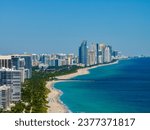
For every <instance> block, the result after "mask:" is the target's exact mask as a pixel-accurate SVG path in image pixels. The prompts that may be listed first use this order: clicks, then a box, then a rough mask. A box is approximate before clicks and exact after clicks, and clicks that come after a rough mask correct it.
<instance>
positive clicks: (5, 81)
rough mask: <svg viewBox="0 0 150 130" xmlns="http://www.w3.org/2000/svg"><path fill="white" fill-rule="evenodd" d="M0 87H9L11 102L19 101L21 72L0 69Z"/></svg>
mask: <svg viewBox="0 0 150 130" xmlns="http://www.w3.org/2000/svg"><path fill="white" fill-rule="evenodd" d="M2 85H6V86H10V89H11V101H13V102H17V101H19V100H21V70H14V69H8V68H2V69H0V86H2Z"/></svg>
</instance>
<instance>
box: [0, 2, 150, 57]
mask: <svg viewBox="0 0 150 130" xmlns="http://www.w3.org/2000/svg"><path fill="white" fill-rule="evenodd" d="M83 40H87V41H88V44H89V45H90V44H91V43H92V42H94V43H105V44H109V45H111V46H112V47H113V49H114V50H120V51H121V52H122V53H123V54H124V55H141V54H144V55H150V0H0V54H11V53H23V52H27V53H75V54H78V47H79V46H80V44H81V42H82V41H83Z"/></svg>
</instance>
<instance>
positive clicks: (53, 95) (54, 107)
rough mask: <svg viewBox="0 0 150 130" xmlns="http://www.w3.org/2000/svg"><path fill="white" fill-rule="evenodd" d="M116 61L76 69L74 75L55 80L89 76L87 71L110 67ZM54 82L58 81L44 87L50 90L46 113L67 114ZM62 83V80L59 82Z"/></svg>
mask: <svg viewBox="0 0 150 130" xmlns="http://www.w3.org/2000/svg"><path fill="white" fill-rule="evenodd" d="M117 63H118V61H116V62H113V63H109V64H103V65H97V66H93V67H87V68H83V69H78V71H77V72H76V73H72V74H68V75H63V76H58V77H56V78H58V79H70V78H73V77H76V76H79V75H86V74H89V70H90V69H93V68H97V67H100V66H108V65H112V64H117ZM56 82H60V81H59V80H57V81H48V82H47V84H46V87H47V88H48V89H50V91H51V92H50V93H49V94H48V98H47V100H48V106H49V108H48V111H47V112H48V113H69V110H68V109H67V107H66V106H65V105H64V104H63V103H62V102H61V101H60V99H59V98H60V96H61V94H62V92H61V91H60V90H57V89H55V88H54V87H53V86H54V84H55V83H56ZM61 82H62V80H61Z"/></svg>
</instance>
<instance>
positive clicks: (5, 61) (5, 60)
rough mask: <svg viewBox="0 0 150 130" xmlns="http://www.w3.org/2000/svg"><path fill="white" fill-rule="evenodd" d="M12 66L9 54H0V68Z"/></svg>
mask: <svg viewBox="0 0 150 130" xmlns="http://www.w3.org/2000/svg"><path fill="white" fill-rule="evenodd" d="M2 67H5V68H12V60H11V56H10V55H8V56H0V68H2Z"/></svg>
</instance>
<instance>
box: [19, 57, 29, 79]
mask: <svg viewBox="0 0 150 130" xmlns="http://www.w3.org/2000/svg"><path fill="white" fill-rule="evenodd" d="M19 56H20V57H21V58H24V60H25V66H24V68H25V69H28V70H29V74H28V77H26V78H31V77H32V56H31V55H19Z"/></svg>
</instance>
